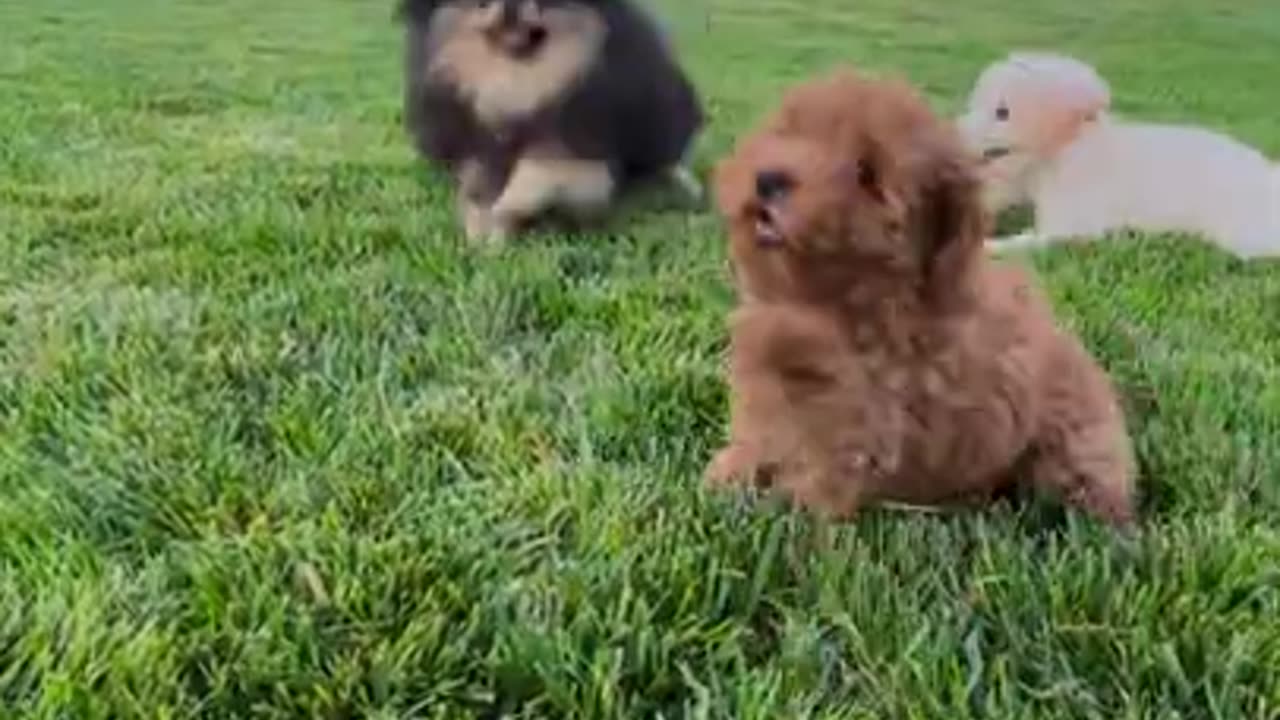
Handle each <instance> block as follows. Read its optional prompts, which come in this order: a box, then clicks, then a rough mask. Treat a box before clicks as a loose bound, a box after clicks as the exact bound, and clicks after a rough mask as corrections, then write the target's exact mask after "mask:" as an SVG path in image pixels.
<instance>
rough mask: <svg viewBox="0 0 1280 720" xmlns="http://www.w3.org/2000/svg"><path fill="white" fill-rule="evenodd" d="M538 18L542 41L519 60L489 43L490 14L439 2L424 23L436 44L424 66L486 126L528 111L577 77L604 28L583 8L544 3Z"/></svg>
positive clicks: (593, 53) (590, 62)
mask: <svg viewBox="0 0 1280 720" xmlns="http://www.w3.org/2000/svg"><path fill="white" fill-rule="evenodd" d="M524 14H525V15H526V16H527V15H528V13H527V12H526V13H524ZM538 18H539V20H538V21H539V22H540V23H541V24H542V26H543V27H545V28H546V31H547V40H546V46H545V47H544V48H542V50H540V51H539V52H538V53H537V54H535V55H534V56H533V57H532V58H529V59H527V60H520V59H515V58H511V57H509V56H507V55H505V54H503V53H501V52H500V51H498V50H496V49H495V48H494V47H493V46H492V45H491V44H490V42H489V40H488V39H487V38H486V37H485V30H486V29H487V28H488V27H490V26H492V24H493V23H494V19H493V18H490V17H487V16H486V15H485V13H484V11H480V10H474V9H463V8H458V7H455V6H448V7H445V8H442V9H440V10H438V11H436V16H435V18H434V20H433V21H432V24H431V28H430V33H431V36H432V38H431V40H432V43H433V46H434V47H436V48H437V50H436V52H435V53H433V56H432V60H431V65H430V67H429V68H428V69H427V72H428V73H429V74H431V75H433V76H436V77H439V78H442V79H444V80H446V81H448V82H450V83H452V84H453V85H454V86H456V87H457V89H458V91H459V92H460V93H461V94H462V95H463V97H465V98H466V99H467V100H468V101H469V102H470V103H471V106H472V108H473V109H474V111H475V113H476V116H477V117H478V118H479V119H480V120H481V122H483V123H485V124H486V125H489V126H490V127H497V126H501V125H503V124H506V123H508V122H511V121H513V120H519V119H521V118H524V117H528V116H529V115H530V114H532V113H533V112H535V111H537V110H538V109H540V108H542V107H544V106H545V105H547V104H548V103H550V102H553V101H555V100H556V99H558V98H559V97H561V96H562V95H563V94H564V93H565V91H566V90H567V89H569V88H571V87H572V86H573V85H574V83H576V82H578V80H579V79H581V77H582V76H583V75H584V74H585V73H586V72H587V71H588V70H589V69H590V68H591V67H592V65H593V64H594V63H595V61H596V58H597V57H598V56H599V54H600V50H601V47H602V46H603V45H604V39H605V34H606V28H605V25H604V21H603V20H602V19H601V18H600V16H599V15H598V14H596V13H595V12H593V11H591V10H589V9H580V8H576V7H574V8H562V7H556V8H545V9H543V10H542V11H541V13H538Z"/></svg>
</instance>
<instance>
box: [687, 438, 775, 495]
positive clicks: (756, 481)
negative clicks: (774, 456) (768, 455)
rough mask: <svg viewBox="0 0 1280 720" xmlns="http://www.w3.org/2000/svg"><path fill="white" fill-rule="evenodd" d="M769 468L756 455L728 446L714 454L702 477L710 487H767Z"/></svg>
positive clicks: (743, 449)
mask: <svg viewBox="0 0 1280 720" xmlns="http://www.w3.org/2000/svg"><path fill="white" fill-rule="evenodd" d="M771 475H772V469H771V467H770V466H769V465H768V464H766V463H763V462H762V461H761V460H760V458H759V455H758V453H755V452H753V451H751V450H749V449H747V448H744V447H742V446H741V445H729V446H727V447H725V448H723V449H721V450H720V452H718V453H716V456H715V458H713V459H712V460H711V462H710V464H708V465H707V469H706V472H705V473H704V477H705V478H706V482H707V485H708V486H710V487H717V488H725V487H760V486H765V485H768V484H769V482H770V478H771Z"/></svg>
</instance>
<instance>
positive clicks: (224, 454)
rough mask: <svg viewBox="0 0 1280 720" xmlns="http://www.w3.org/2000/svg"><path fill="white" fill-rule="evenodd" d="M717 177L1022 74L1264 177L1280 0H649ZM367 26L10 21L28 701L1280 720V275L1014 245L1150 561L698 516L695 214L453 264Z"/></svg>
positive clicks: (718, 333) (710, 417) (245, 708)
mask: <svg viewBox="0 0 1280 720" xmlns="http://www.w3.org/2000/svg"><path fill="white" fill-rule="evenodd" d="M663 9H664V11H665V13H664V14H665V15H666V17H667V18H668V20H669V21H670V25H671V27H672V28H673V32H674V33H675V35H676V36H677V38H678V41H679V43H680V44H681V47H682V48H683V50H684V53H685V57H686V58H687V59H688V63H689V65H690V67H691V71H692V72H693V74H694V75H695V76H696V79H697V81H698V83H699V85H700V87H701V88H702V90H703V92H704V94H705V96H706V99H707V104H708V106H709V110H710V114H711V125H710V128H709V129H708V131H707V132H706V134H705V135H704V136H703V138H702V140H701V142H700V144H699V148H698V163H699V167H700V170H702V171H704V172H705V171H706V170H707V169H708V168H709V166H710V165H711V164H712V163H713V162H714V160H715V159H716V158H717V157H718V156H719V155H720V154H721V153H722V152H724V150H725V149H726V148H727V147H728V145H729V143H731V142H732V139H733V137H734V136H735V135H736V134H737V133H738V132H740V131H741V130H743V129H744V128H746V127H748V126H749V125H750V124H752V123H753V122H754V121H755V119H756V118H757V117H758V116H759V115H760V114H761V113H763V112H764V111H766V110H767V109H768V108H770V107H771V106H772V105H773V103H774V102H775V101H776V99H777V97H778V94H779V91H780V89H781V88H783V87H784V86H786V85H787V84H788V83H791V82H793V81H796V80H798V79H801V78H804V77H806V76H808V75H811V74H812V73H815V72H817V71H820V70H822V69H824V68H826V67H828V66H829V65H830V64H832V63H834V62H837V61H842V60H847V61H853V62H856V63H859V64H862V65H864V66H868V67H871V68H874V69H877V70H885V71H901V72H904V73H906V74H907V75H908V76H909V77H910V78H911V79H912V80H913V81H914V82H916V83H918V84H919V85H921V86H922V87H923V88H924V89H925V90H926V91H927V92H928V94H929V96H930V97H931V98H932V99H933V100H934V101H936V103H937V106H938V108H939V109H941V110H944V111H946V112H952V111H954V110H956V109H958V107H959V104H960V102H961V100H962V98H963V96H964V95H965V93H966V92H967V90H968V88H969V85H970V83H971V82H972V81H973V79H974V77H975V76H976V74H977V72H978V71H979V69H980V68H981V67H982V66H983V65H985V64H986V63H987V62H988V61H990V60H992V59H994V58H996V57H997V56H998V55H1000V54H1002V53H1003V52H1004V51H1005V50H1007V49H1009V48H1011V47H1015V46H1036V47H1052V48H1057V49H1061V50H1065V51H1068V52H1072V53H1074V54H1078V55H1080V56H1082V57H1084V58H1086V59H1088V60H1090V61H1093V62H1095V63H1096V64H1097V65H1098V66H1099V67H1100V69H1101V70H1102V72H1103V74H1104V75H1106V76H1107V77H1108V78H1109V79H1110V80H1111V82H1112V84H1113V86H1114V91H1115V96H1116V104H1117V106H1118V108H1119V109H1120V110H1121V111H1122V112H1125V113H1129V114H1133V115H1141V116H1143V117H1145V118H1151V119H1160V120H1170V121H1190V122H1196V123H1199V124H1204V125H1208V126H1211V127H1215V128H1219V129H1223V130H1226V131H1229V132H1231V133H1233V134H1235V135H1236V136H1238V137H1240V138H1241V139H1243V140H1246V141H1248V142H1250V143H1253V144H1255V145H1258V146H1259V147H1261V148H1263V149H1265V150H1266V151H1267V152H1268V153H1270V154H1272V155H1273V156H1280V94H1277V93H1278V91H1277V85H1276V83H1277V77H1278V75H1280V3H1276V2H1275V1H1274V0H1231V1H1230V2H1226V1H1225V0H1224V1H1221V2H1212V3H1211V2H1207V1H1206V0H1079V1H1078V2H1075V3H1059V2H1054V1H1052V0H1021V1H1015V0H964V2H957V1H956V0H916V1H914V2H910V3H904V2H901V1H900V0H856V1H855V0H701V1H700V2H687V1H686V2H678V1H677V0H671V1H670V2H665V3H664V5H663ZM399 69H400V36H399V32H398V29H397V28H396V27H395V26H394V25H393V24H392V22H391V20H390V7H389V2H383V1H382V0H376V1H375V0H252V1H250V0H219V2H202V1H198V0H40V1H39V2H37V1H36V0H11V1H9V2H4V3H3V4H0V253H2V254H3V262H2V263H0V717H2V718H9V717H13V718H18V717H23V718H25V717H49V718H55V717H57V718H93V717H104V718H105V717H131V716H147V717H190V716H204V717H226V716H231V715H235V716H254V717H288V716H293V717H351V716H370V715H372V716H376V717H384V718H391V717H404V716H437V717H461V716H471V715H474V716H480V717H494V716H496V715H498V714H501V713H503V712H513V713H515V714H518V715H523V716H529V717H533V716H542V717H554V716H575V717H648V716H655V715H657V714H659V713H660V714H663V715H665V716H666V717H683V716H688V717H706V718H713V717H723V718H776V717H840V718H868V719H869V718H948V719H953V718H965V717H972V718H1068V717H1070V718H1077V717H1078V718H1099V719H1103V718H1105V719H1108V720H1110V719H1112V718H1134V719H1136V718H1160V719H1162V720H1164V719H1169V718H1187V719H1190V718H1251V719H1261V720H1269V719H1272V718H1277V717H1280V529H1278V518H1280V265H1277V264H1274V263H1273V264H1271V265H1270V266H1268V265H1267V264H1265V263H1258V264H1253V265H1246V264H1243V263H1240V262H1236V261H1234V260H1232V259H1230V258H1228V257H1227V256H1225V255H1223V254H1220V253H1217V252H1214V251H1212V250H1210V249H1207V248H1206V247H1204V246H1203V245H1201V244H1198V243H1195V242H1191V241H1188V240H1187V239H1185V238H1182V239H1178V238H1145V239H1142V240H1140V241H1138V240H1134V241H1132V242H1127V243H1118V242H1117V243H1112V244H1107V245H1103V244H1098V245H1090V246H1083V247H1075V248H1060V249H1057V250H1054V251H1052V252H1048V253H1043V254H1039V255H1036V256H1034V257H1033V258H1031V259H1030V260H1028V261H1027V262H1030V263H1033V264H1034V265H1035V266H1036V268H1037V269H1038V270H1039V272H1040V274H1041V276H1042V278H1043V280H1044V282H1045V284H1046V285H1047V286H1048V287H1049V289H1050V291H1051V292H1052V294H1053V296H1054V297H1055V298H1056V300H1057V301H1058V304H1059V308H1060V314H1061V316H1062V317H1063V319H1064V321H1065V322H1067V323H1069V324H1070V325H1071V326H1073V327H1074V328H1076V329H1077V330H1078V331H1079V332H1080V333H1081V334H1082V335H1083V336H1084V337H1085V338H1086V340H1087V342H1088V344H1089V346H1090V347H1091V348H1092V349H1093V350H1094V351H1095V352H1096V353H1097V354H1098V355H1099V357H1100V358H1101V359H1102V360H1103V362H1104V363H1105V365H1106V366H1107V367H1108V368H1109V369H1110V370H1111V371H1112V372H1113V373H1114V375H1115V376H1116V378H1117V381H1118V383H1119V384H1120V385H1121V387H1122V388H1123V389H1124V391H1125V395H1126V402H1127V405H1128V409H1129V414H1130V421H1131V425H1132V431H1133V433H1134V437H1135V443H1136V445H1137V448H1138V450H1139V453H1140V455H1141V464H1142V471H1143V478H1142V488H1143V495H1144V500H1143V521H1142V529H1141V531H1140V532H1139V534H1138V535H1137V537H1136V538H1135V539H1133V540H1132V541H1124V540H1121V539H1119V538H1116V537H1113V536H1112V535H1111V534H1109V533H1108V532H1106V531H1105V530H1102V529H1100V528H1098V527H1095V526H1093V525H1091V524H1090V523H1088V522H1087V521H1085V520H1083V519H1082V518H1079V517H1077V516H1074V515H1068V514H1065V513H1062V512H1060V511H1058V510H1056V509H1053V508H1051V507H1042V506H1038V505H1035V504H1032V505H1029V506H1027V505H1016V506H1008V505H1001V506H997V507H995V508H993V509H991V510H990V511H987V512H973V513H961V514H948V515H942V516H932V515H913V514H905V513H895V512H870V513H867V514H866V515H864V516H862V517H861V518H860V519H859V520H858V521H857V522H855V523H853V524H849V525H846V526H839V527H824V526H821V525H819V524H816V523H814V522H812V521H810V520H808V519H805V518H803V517H797V516H792V515H788V514H787V513H785V512H782V511H780V510H779V509H777V508H771V507H767V506H762V507H750V506H748V505H745V504H743V503H741V502H740V501H738V500H736V499H735V498H732V497H721V496H713V495H710V494H708V493H706V492H704V490H703V489H702V486H701V482H700V473H701V469H702V466H703V464H704V463H705V462H706V461H707V459H708V458H709V455H710V453H711V452H712V450H713V449H714V448H715V447H716V446H718V444H719V443H720V442H721V441H722V439H723V436H724V432H725V426H726V394H725V387H724V384H723V379H722V377H721V374H720V372H719V368H718V362H719V356H720V353H721V352H722V349H723V346H724V343H725V332H724V316H725V313H726V312H727V310H728V308H729V307H730V305H731V299H732V297H731V292H730V290H729V287H728V272H727V269H726V266H725V258H724V248H723V239H722V237H721V236H720V234H719V230H718V227H717V223H716V220H715V218H714V217H712V216H711V215H710V214H709V213H707V212H695V213H688V212H679V211H676V210H674V209H664V208H663V206H662V205H661V204H660V203H659V204H653V206H652V207H650V206H643V204H642V206H640V207H633V208H632V209H631V210H630V211H629V215H627V217H626V218H624V219H621V220H618V221H617V222H615V223H614V225H613V227H612V229H610V230H608V231H601V232H597V233H595V234H591V235H586V236H576V237H568V236H549V235H542V236H538V237H534V238H529V239H528V240H527V241H526V242H523V243H520V244H517V245H514V246H512V247H509V248H507V249H505V250H503V251H501V252H490V253H482V252H476V251H474V250H473V249H471V248H468V247H467V245H466V244H465V243H464V241H463V240H462V239H461V237H460V234H459V232H458V231H457V230H456V229H455V226H454V223H453V218H452V209H451V208H452V203H451V200H450V195H449V192H448V190H447V188H446V186H445V185H444V183H443V182H442V181H441V179H440V178H439V176H438V175H435V174H434V173H432V172H430V171H427V170H424V169H423V168H422V167H421V166H420V164H418V163H417V162H416V161H415V159H414V158H413V156H412V154H411V152H410V150H409V144H408V142H407V140H406V139H405V138H404V136H403V134H402V131H401V128H400V125H399V115H400V108H399V103H400V77H399Z"/></svg>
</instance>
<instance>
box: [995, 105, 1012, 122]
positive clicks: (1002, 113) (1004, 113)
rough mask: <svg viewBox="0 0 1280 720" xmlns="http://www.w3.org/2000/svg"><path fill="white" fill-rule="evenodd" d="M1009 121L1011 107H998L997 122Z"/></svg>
mask: <svg viewBox="0 0 1280 720" xmlns="http://www.w3.org/2000/svg"><path fill="white" fill-rule="evenodd" d="M1008 119H1009V106H1008V105H1001V106H999V107H997V108H996V120H999V121H1000V122H1004V121H1005V120H1008Z"/></svg>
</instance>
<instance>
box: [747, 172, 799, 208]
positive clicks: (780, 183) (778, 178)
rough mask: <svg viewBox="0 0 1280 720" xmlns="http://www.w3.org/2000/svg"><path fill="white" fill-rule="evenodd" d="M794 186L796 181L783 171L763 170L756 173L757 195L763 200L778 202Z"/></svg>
mask: <svg viewBox="0 0 1280 720" xmlns="http://www.w3.org/2000/svg"><path fill="white" fill-rule="evenodd" d="M794 185H795V181H793V180H792V179H791V176H790V175H788V174H787V173H786V172H784V171H782V170H761V171H760V172H758V173H756V195H757V196H758V197H759V198H760V199H761V200H765V201H769V200H776V199H778V198H779V197H781V196H783V195H785V194H786V193H787V191H788V190H790V189H791V188H792V187H793V186H794Z"/></svg>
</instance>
